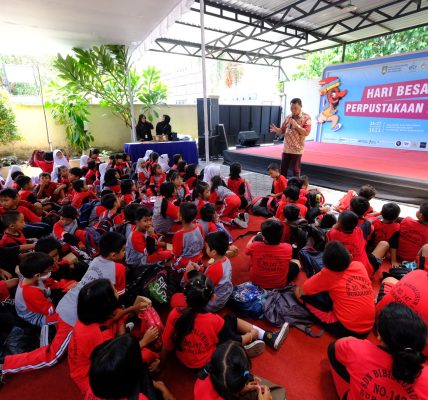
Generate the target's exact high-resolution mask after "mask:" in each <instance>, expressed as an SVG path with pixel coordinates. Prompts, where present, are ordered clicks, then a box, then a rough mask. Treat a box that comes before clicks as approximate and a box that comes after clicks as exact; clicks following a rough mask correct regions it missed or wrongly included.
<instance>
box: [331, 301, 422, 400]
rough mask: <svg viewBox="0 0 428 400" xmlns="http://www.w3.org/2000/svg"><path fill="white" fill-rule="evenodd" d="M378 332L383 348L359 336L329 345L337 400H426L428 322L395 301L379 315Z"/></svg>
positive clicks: (377, 321)
mask: <svg viewBox="0 0 428 400" xmlns="http://www.w3.org/2000/svg"><path fill="white" fill-rule="evenodd" d="M376 329H377V334H378V339H379V340H380V341H381V343H380V345H376V344H374V343H372V342H371V341H369V340H359V339H355V338H343V339H340V340H338V341H337V342H335V343H332V344H330V346H329V349H328V358H329V360H330V366H331V372H332V375H333V381H334V384H335V386H336V391H337V393H338V395H339V398H340V399H345V398H346V399H348V400H358V399H381V398H383V399H386V398H388V399H411V398H414V399H426V398H427V393H428V368H427V367H426V365H424V361H425V359H424V356H423V355H422V351H423V349H424V346H425V342H426V339H427V328H426V326H425V323H424V322H423V321H422V320H421V318H420V317H419V316H418V314H416V313H415V312H414V311H412V310H411V309H410V308H408V307H406V306H405V305H403V304H397V303H391V304H390V305H388V306H387V307H386V308H385V309H384V310H383V311H382V312H381V313H380V314H379V316H378V317H377V320H376Z"/></svg>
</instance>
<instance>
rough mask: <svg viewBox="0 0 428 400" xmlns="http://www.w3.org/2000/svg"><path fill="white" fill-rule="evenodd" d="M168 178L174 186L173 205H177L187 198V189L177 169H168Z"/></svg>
mask: <svg viewBox="0 0 428 400" xmlns="http://www.w3.org/2000/svg"><path fill="white" fill-rule="evenodd" d="M168 180H169V181H170V182H172V183H173V184H174V187H175V197H176V199H175V202H174V204H175V205H177V206H179V205H180V204H181V203H182V202H184V201H187V200H189V198H190V195H189V190H188V189H187V187H186V186H185V185H184V182H183V178H182V177H181V176H180V174H179V173H178V172H177V171H175V170H173V169H172V170H171V171H170V174H169V179H168Z"/></svg>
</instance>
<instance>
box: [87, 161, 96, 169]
mask: <svg viewBox="0 0 428 400" xmlns="http://www.w3.org/2000/svg"><path fill="white" fill-rule="evenodd" d="M88 169H89V170H94V169H97V162H96V161H95V160H89V161H88Z"/></svg>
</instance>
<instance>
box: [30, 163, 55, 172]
mask: <svg viewBox="0 0 428 400" xmlns="http://www.w3.org/2000/svg"><path fill="white" fill-rule="evenodd" d="M34 164H36V167H39V168H40V169H41V170H42V171H43V172H47V173H48V174H51V173H52V171H53V167H54V163H53V161H44V160H34Z"/></svg>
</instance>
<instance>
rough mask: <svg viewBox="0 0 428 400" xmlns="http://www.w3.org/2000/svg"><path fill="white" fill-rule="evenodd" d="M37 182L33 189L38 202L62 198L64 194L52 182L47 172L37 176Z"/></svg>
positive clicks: (56, 184)
mask: <svg viewBox="0 0 428 400" xmlns="http://www.w3.org/2000/svg"><path fill="white" fill-rule="evenodd" d="M39 182H40V183H39V184H38V185H37V186H36V187H35V189H34V192H35V193H36V198H37V199H38V200H41V201H43V200H52V201H58V200H61V199H63V198H64V192H63V191H62V190H61V188H59V184H58V183H56V182H52V180H51V175H50V174H48V173H47V172H42V173H41V174H40V175H39Z"/></svg>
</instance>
